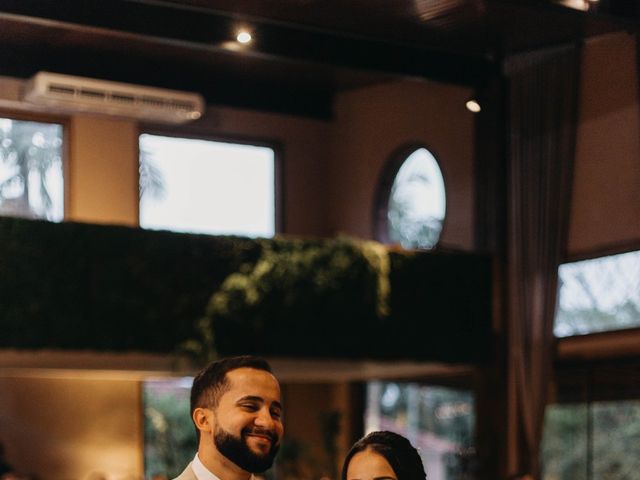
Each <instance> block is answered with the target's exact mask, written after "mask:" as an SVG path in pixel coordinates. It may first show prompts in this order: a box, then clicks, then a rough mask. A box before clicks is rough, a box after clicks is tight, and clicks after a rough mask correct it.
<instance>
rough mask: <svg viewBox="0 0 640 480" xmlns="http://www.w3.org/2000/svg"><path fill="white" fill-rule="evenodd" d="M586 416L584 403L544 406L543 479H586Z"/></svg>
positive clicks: (586, 411)
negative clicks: (545, 408)
mask: <svg viewBox="0 0 640 480" xmlns="http://www.w3.org/2000/svg"><path fill="white" fill-rule="evenodd" d="M587 415H588V410H587V404H585V403H583V404H566V405H549V406H548V407H547V410H546V413H545V423H544V435H543V439H542V469H543V476H542V478H543V479H544V480H587V478H588V477H587V475H588V465H587V459H588V458H589V457H588V454H587V451H588V446H589V445H588V441H587V436H588V433H587V432H588V430H587V425H588V418H587ZM589 480H590V479H589Z"/></svg>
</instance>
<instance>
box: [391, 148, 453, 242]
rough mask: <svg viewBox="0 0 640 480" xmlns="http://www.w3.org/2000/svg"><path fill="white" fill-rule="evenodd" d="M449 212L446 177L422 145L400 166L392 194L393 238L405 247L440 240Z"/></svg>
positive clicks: (392, 239)
mask: <svg viewBox="0 0 640 480" xmlns="http://www.w3.org/2000/svg"><path fill="white" fill-rule="evenodd" d="M444 214H445V193H444V180H443V179H442V173H441V172H440V168H439V167H438V162H436V159H435V157H434V156H433V155H431V153H430V152H429V151H428V150H426V149H424V148H420V149H418V150H416V151H415V152H413V153H412V154H411V155H409V157H407V159H406V160H405V162H404V163H403V164H402V166H401V167H400V170H399V171H398V174H397V175H396V178H395V180H394V182H393V186H392V187H391V195H390V197H389V211H388V213H387V218H388V220H389V223H388V228H389V239H390V240H391V241H392V242H396V243H400V244H401V245H402V246H403V247H405V248H432V247H434V246H435V245H436V244H437V243H438V239H439V238H440V232H441V231H442V222H443V220H444Z"/></svg>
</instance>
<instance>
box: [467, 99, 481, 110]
mask: <svg viewBox="0 0 640 480" xmlns="http://www.w3.org/2000/svg"><path fill="white" fill-rule="evenodd" d="M466 107H467V110H469V111H470V112H473V113H478V112H479V111H480V110H482V108H481V107H480V104H479V103H478V102H477V101H475V100H473V99H471V100H469V101H468V102H467V103H466Z"/></svg>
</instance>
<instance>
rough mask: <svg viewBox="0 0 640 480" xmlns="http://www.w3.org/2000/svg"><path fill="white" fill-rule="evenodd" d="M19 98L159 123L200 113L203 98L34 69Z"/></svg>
mask: <svg viewBox="0 0 640 480" xmlns="http://www.w3.org/2000/svg"><path fill="white" fill-rule="evenodd" d="M23 101H25V102H28V103H31V104H34V105H38V106H40V107H42V106H45V107H50V108H53V109H57V110H62V111H67V112H80V113H93V114H106V115H115V116H119V117H127V118H135V119H139V120H148V121H155V122H163V123H184V122H188V121H191V120H196V119H198V118H200V117H201V116H202V113H203V112H204V100H203V98H202V96H201V95H199V94H197V93H191V92H181V91H176V90H167V89H164V88H155V87H145V86H141V85H132V84H128V83H118V82H111V81H107V80H97V79H93V78H84V77H76V76H71V75H62V74H59V73H49V72H38V73H37V74H36V75H34V76H33V77H32V78H31V79H29V80H28V81H27V82H26V84H25V86H24V91H23Z"/></svg>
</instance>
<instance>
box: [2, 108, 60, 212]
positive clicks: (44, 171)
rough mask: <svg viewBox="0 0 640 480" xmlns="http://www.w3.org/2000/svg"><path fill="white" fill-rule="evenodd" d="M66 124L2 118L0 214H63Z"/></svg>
mask: <svg viewBox="0 0 640 480" xmlns="http://www.w3.org/2000/svg"><path fill="white" fill-rule="evenodd" d="M62 139H63V126H62V125H60V124H56V123H43V122H34V121H26V120H17V119H12V118H0V215H6V216H13V217H23V218H40V219H46V220H51V221H55V222H59V221H61V220H62V219H63V217H64V174H63V159H62V156H63V155H62Z"/></svg>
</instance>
